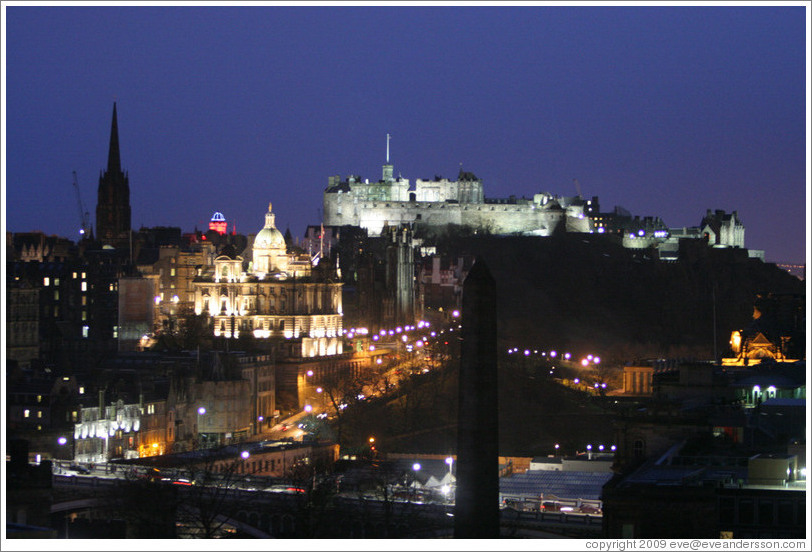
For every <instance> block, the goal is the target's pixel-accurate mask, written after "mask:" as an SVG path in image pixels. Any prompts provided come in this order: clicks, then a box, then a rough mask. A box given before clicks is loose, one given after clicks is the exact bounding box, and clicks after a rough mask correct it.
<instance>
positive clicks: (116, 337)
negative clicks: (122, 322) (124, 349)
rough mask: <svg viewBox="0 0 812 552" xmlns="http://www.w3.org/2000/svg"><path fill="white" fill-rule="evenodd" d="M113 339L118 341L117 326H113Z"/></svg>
mask: <svg viewBox="0 0 812 552" xmlns="http://www.w3.org/2000/svg"><path fill="white" fill-rule="evenodd" d="M113 339H118V326H113Z"/></svg>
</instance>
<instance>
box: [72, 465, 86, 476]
mask: <svg viewBox="0 0 812 552" xmlns="http://www.w3.org/2000/svg"><path fill="white" fill-rule="evenodd" d="M68 469H69V470H70V471H74V472H76V473H81V474H82V475H89V474H90V470H89V469H88V468H86V467H84V466H80V465H79V464H71V465H70V466H68Z"/></svg>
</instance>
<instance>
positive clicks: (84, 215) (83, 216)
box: [73, 171, 90, 236]
mask: <svg viewBox="0 0 812 552" xmlns="http://www.w3.org/2000/svg"><path fill="white" fill-rule="evenodd" d="M73 187H74V188H76V203H77V204H78V205H79V222H80V223H81V224H82V226H81V228H79V233H80V234H81V235H82V236H84V235H85V234H87V230H88V225H89V223H88V219H89V218H90V213H88V212H87V211H86V210H85V205H84V203H82V194H81V192H79V179H78V178H76V171H73Z"/></svg>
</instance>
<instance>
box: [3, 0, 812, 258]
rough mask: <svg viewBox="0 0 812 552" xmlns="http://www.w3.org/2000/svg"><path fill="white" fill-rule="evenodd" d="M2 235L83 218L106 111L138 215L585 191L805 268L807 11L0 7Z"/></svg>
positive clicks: (69, 229) (63, 227)
mask: <svg viewBox="0 0 812 552" xmlns="http://www.w3.org/2000/svg"><path fill="white" fill-rule="evenodd" d="M4 8H5V9H6V11H5V21H4V23H5V33H4V34H5V41H6V43H5V47H4V52H5V56H6V75H5V77H6V79H5V94H4V102H5V110H6V111H5V117H4V121H5V125H6V128H5V131H6V134H5V140H4V146H5V154H6V158H5V161H6V162H5V163H4V172H5V174H4V179H3V180H4V185H5V192H6V200H7V203H6V204H5V205H6V215H7V218H6V222H5V224H6V230H9V231H13V232H21V231H30V230H42V231H44V232H46V233H48V234H58V235H63V236H67V237H70V238H72V239H75V238H76V237H78V233H77V231H78V227H79V212H78V207H77V205H76V197H75V192H74V188H73V185H72V182H73V176H72V171H74V170H75V171H76V172H77V174H78V177H79V182H80V186H81V193H82V196H83V200H84V203H85V206H86V207H87V210H88V211H89V212H90V213H91V220H93V219H94V218H95V217H94V213H95V206H96V187H97V185H98V179H99V173H100V171H101V170H102V169H103V168H105V167H106V163H107V147H108V141H109V133H110V120H111V115H112V108H113V101H116V102H117V106H118V124H119V132H120V143H121V158H122V164H123V167H124V169H125V170H127V171H128V172H129V177H130V187H131V204H132V222H133V226H134V227H135V228H136V229H137V228H139V227H141V226H159V225H163V226H180V227H181V228H182V229H183V230H184V231H191V230H193V229H194V228H195V227H197V228H199V229H204V228H205V227H206V226H207V223H208V220H209V218H210V217H211V215H212V214H213V213H214V211H221V212H222V213H223V214H224V215H225V216H226V218H227V219H228V220H229V222H230V223H234V222H236V228H237V231H238V232H241V233H253V232H256V231H258V230H259V229H260V228H261V227H262V225H263V221H264V212H265V206H266V205H267V203H268V202H269V201H270V202H273V205H274V211H275V212H276V213H277V225H278V226H279V227H280V229H282V230H283V231H284V229H285V228H287V227H289V228H290V229H291V232H293V233H294V235H302V234H303V232H304V229H305V226H306V225H307V224H318V223H319V221H320V207H321V198H322V192H323V190H324V188H325V186H326V185H327V178H328V176H330V175H334V174H339V175H342V176H346V175H348V174H359V175H361V176H362V177H365V178H370V179H374V180H377V179H379V178H380V176H381V165H382V164H383V162H384V160H385V152H386V134H387V133H390V134H391V135H392V142H391V152H392V153H391V158H392V162H393V164H394V166H395V174H401V175H402V176H403V177H404V178H409V179H411V180H414V179H416V178H431V177H434V176H435V175H441V176H446V177H456V175H457V172H458V171H459V168H460V164H462V166H463V167H464V168H465V170H467V171H472V172H474V173H475V174H476V175H477V176H479V177H480V178H482V180H483V182H484V185H485V194H486V196H488V197H506V196H508V195H511V194H513V195H516V196H522V195H524V196H528V197H529V196H532V194H534V193H538V192H541V191H547V192H552V193H556V194H560V195H575V193H576V190H575V187H574V184H573V179H576V178H577V179H578V181H579V183H580V186H581V189H582V191H583V194H584V196H588V197H592V196H599V198H600V202H601V206H602V208H603V210H605V211H609V210H611V209H613V208H614V206H616V205H620V206H622V207H624V208H626V209H628V210H629V211H631V213H632V214H635V215H640V216H649V215H654V216H661V217H662V218H663V220H664V221H665V223H666V224H667V225H668V226H671V227H679V226H694V225H697V224H699V222H700V220H701V218H702V216H703V215H704V214H705V211H706V209H724V210H726V211H733V210H736V211H738V213H739V215H740V217H741V219H742V220H743V222H744V224H745V227H746V236H745V241H746V245H747V247H749V248H753V249H764V250H765V251H766V258H767V260H768V261H773V262H786V263H802V262H804V260H805V257H806V247H807V246H806V244H807V240H806V218H807V217H806V209H807V206H808V201H807V196H806V193H807V190H808V185H809V184H808V183H809V173H808V172H807V166H806V163H807V160H806V159H807V158H806V155H807V148H806V142H805V140H806V132H807V125H808V118H807V111H806V108H807V102H808V98H807V93H806V89H805V86H806V73H805V71H806V58H805V56H806V54H807V52H806V46H807V45H806V39H807V35H806V28H805V23H806V17H808V12H807V11H806V10H807V9H808V3H807V5H806V6H802V5H801V4H798V5H797V6H784V7H781V6H778V7H772V6H767V7H749V6H748V7H745V6H739V7H707V6H698V7H666V6H659V5H655V6H630V7H609V6H607V7H586V6H572V7H550V6H521V7H501V6H453V7H437V6H435V7H417V6H406V7H391V6H379V7H317V6H308V7H279V6H251V7H196V6H188V7H156V6H149V5H147V6H142V7H122V6H112V7H45V6H36V5H35V6H14V5H5V6H4Z"/></svg>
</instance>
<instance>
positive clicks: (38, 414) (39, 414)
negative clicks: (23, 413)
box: [37, 410, 42, 418]
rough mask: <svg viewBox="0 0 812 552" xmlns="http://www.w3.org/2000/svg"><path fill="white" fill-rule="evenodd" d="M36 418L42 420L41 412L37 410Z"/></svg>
mask: <svg viewBox="0 0 812 552" xmlns="http://www.w3.org/2000/svg"><path fill="white" fill-rule="evenodd" d="M37 418H42V410H37Z"/></svg>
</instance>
